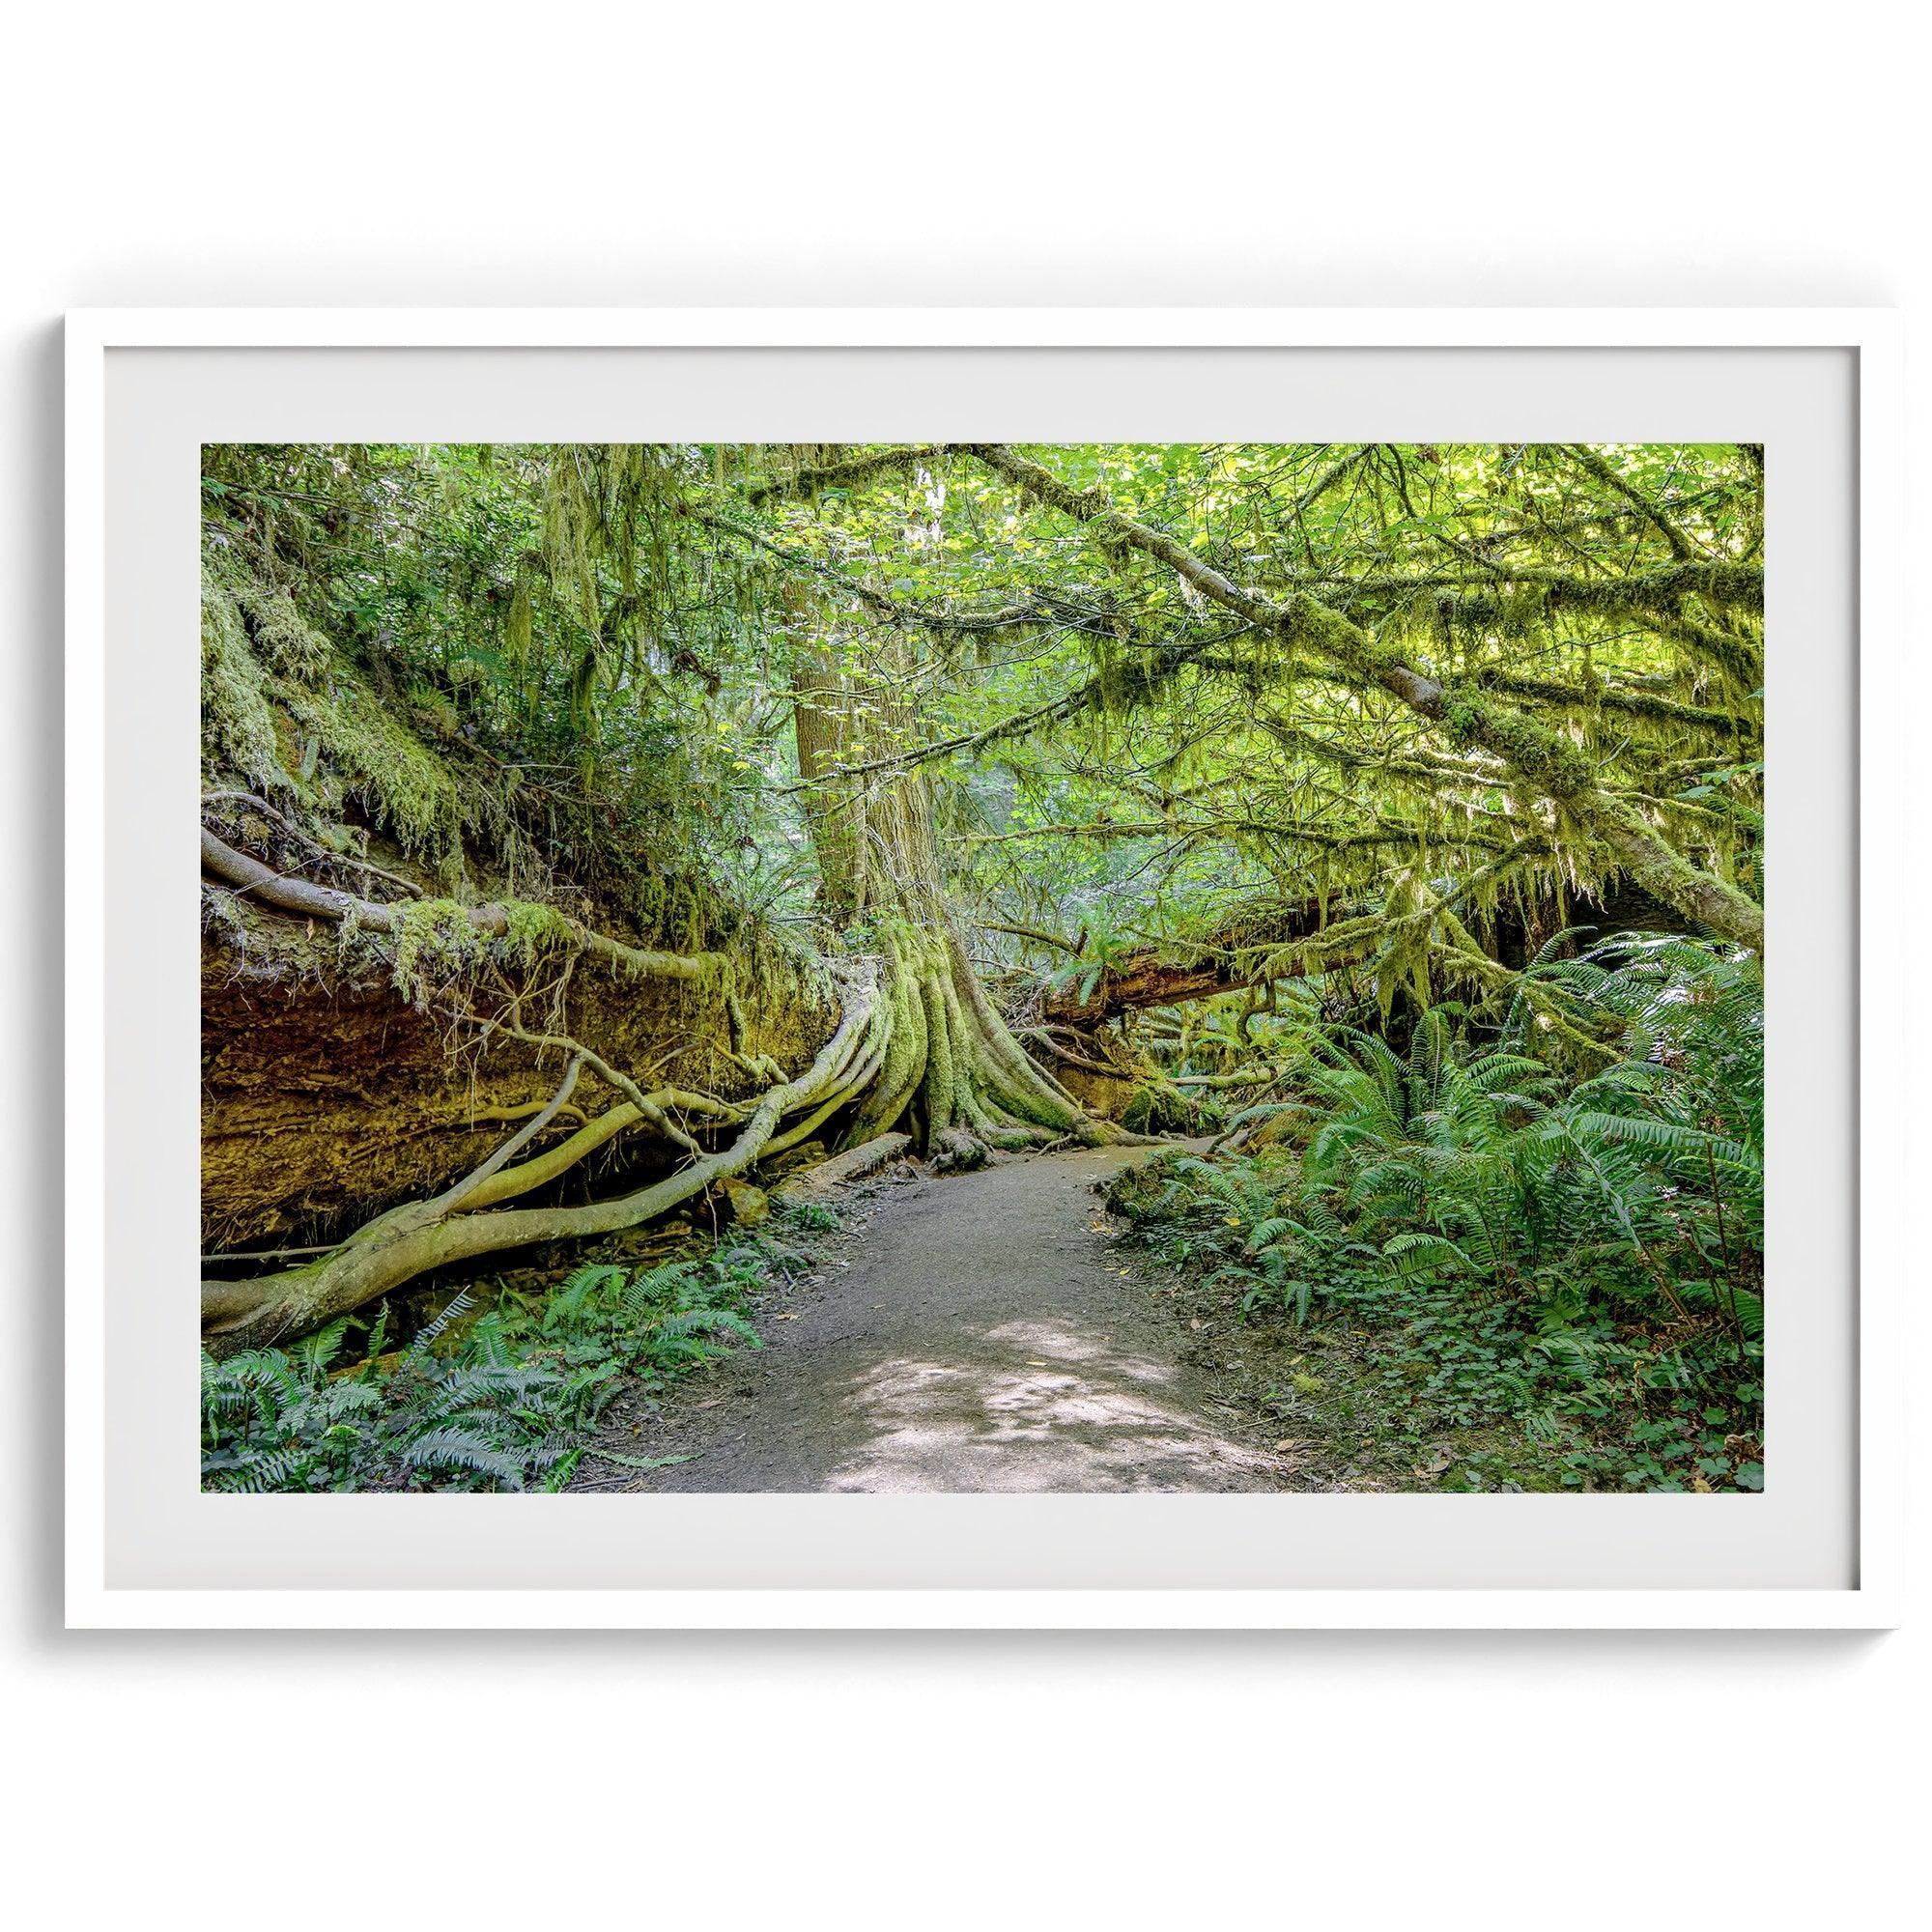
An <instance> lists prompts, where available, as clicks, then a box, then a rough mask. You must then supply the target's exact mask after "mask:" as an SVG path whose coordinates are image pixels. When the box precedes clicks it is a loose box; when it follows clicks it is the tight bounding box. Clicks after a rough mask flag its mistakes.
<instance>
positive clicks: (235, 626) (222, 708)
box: [201, 572, 294, 791]
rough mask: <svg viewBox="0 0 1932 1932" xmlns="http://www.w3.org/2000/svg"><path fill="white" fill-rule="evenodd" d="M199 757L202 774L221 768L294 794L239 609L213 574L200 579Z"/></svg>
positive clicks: (265, 688) (265, 686) (225, 585)
mask: <svg viewBox="0 0 1932 1932" xmlns="http://www.w3.org/2000/svg"><path fill="white" fill-rule="evenodd" d="M201 755H202V764H203V767H204V769H205V770H210V771H211V772H218V771H219V770H221V769H222V768H224V767H225V768H226V769H228V770H229V771H232V772H233V773H235V774H236V775H237V776H239V777H241V778H243V779H246V780H247V781H249V782H250V783H252V784H256V785H260V786H263V787H264V788H267V789H279V790H284V791H286V790H289V789H291V788H293V784H294V781H293V780H292V779H291V777H290V775H289V773H288V772H287V771H286V770H285V769H284V768H283V765H282V760H281V754H280V753H279V751H278V749H277V746H276V741H275V721H274V717H273V714H272V713H271V712H270V708H269V696H268V684H267V680H266V679H265V677H264V675H263V671H262V667H261V665H260V664H259V663H258V662H257V661H256V658H255V654H254V652H253V651H251V650H250V649H249V647H248V633H247V629H246V627H245V626H244V624H243V623H242V619H241V606H240V605H239V604H238V603H237V601H236V597H235V593H234V591H233V589H232V588H231V587H230V585H229V584H228V583H226V582H224V581H223V580H222V578H221V576H220V575H218V574H215V573H212V572H204V573H203V576H202V583H201Z"/></svg>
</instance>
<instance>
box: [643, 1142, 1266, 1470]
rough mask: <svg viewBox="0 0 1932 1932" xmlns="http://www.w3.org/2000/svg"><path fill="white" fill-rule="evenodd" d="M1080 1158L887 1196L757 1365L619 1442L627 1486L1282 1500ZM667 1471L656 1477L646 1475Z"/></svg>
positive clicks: (1126, 1160) (1036, 1160)
mask: <svg viewBox="0 0 1932 1932" xmlns="http://www.w3.org/2000/svg"><path fill="white" fill-rule="evenodd" d="M1146 1157H1147V1151H1146V1150H1140V1149H1126V1148H1103V1149H1092V1148H1089V1149H1080V1150H1076V1151H1070V1152H1065V1153H1058V1154H1038V1155H1031V1156H1023V1157H1012V1158H1007V1159H1001V1160H997V1161H995V1162H994V1163H992V1164H991V1165H990V1166H988V1167H985V1168H983V1169H980V1171H978V1172H976V1173H970V1174H959V1175H948V1176H945V1177H943V1178H938V1179H915V1178H911V1177H905V1178H901V1179H896V1180H891V1181H888V1182H886V1183H884V1184H883V1185H881V1186H880V1187H879V1188H878V1189H877V1191H876V1194H875V1195H874V1197H873V1201H874V1211H873V1213H872V1215H871V1218H870V1219H869V1220H867V1221H865V1222H864V1224H863V1226H862V1227H861V1228H860V1229H859V1230H858V1231H857V1232H856V1233H855V1234H854V1235H853V1236H849V1237H846V1238H842V1239H839V1240H838V1241H836V1242H835V1243H834V1244H833V1246H832V1249H831V1251H830V1252H828V1254H827V1255H826V1257H825V1259H824V1260H823V1262H822V1264H821V1265H820V1267H819V1269H818V1272H817V1277H816V1280H815V1282H814V1284H813V1286H812V1287H810V1289H808V1290H806V1291H805V1292H804V1293H802V1294H801V1295H800V1296H799V1297H798V1300H797V1303H796V1304H795V1305H794V1306H790V1307H787V1308H785V1309H784V1310H782V1311H781V1312H778V1313H775V1314H773V1315H772V1316H771V1317H769V1318H766V1317H763V1316H761V1318H760V1326H761V1328H762V1331H763V1333H764V1336H765V1340H766V1346H765V1347H764V1348H763V1349H760V1350H740V1351H739V1352H738V1353H736V1354H735V1355H734V1356H733V1357H732V1358H731V1359H730V1360H729V1361H728V1362H725V1363H722V1364H721V1365H720V1366H719V1368H718V1369H717V1371H716V1372H715V1374H713V1375H711V1376H709V1377H707V1378H706V1381H705V1384H704V1387H705V1391H706V1392H705V1394H704V1395H703V1397H702V1399H701V1400H700V1401H696V1402H692V1401H689V1400H687V1401H686V1402H683V1403H679V1402H672V1403H669V1404H667V1405H666V1407H665V1410H664V1412H663V1414H662V1415H661V1416H659V1417H656V1418H654V1419H652V1420H651V1422H650V1423H649V1426H648V1427H649V1433H648V1435H645V1434H644V1433H643V1432H642V1431H640V1432H639V1435H638V1436H636V1437H632V1436H630V1435H626V1437H625V1438H624V1439H623V1440H622V1441H620V1442H617V1443H614V1444H613V1447H615V1448H616V1449H617V1451H618V1453H619V1454H620V1455H621V1456H622V1457H624V1458H625V1459H626V1460H627V1461H632V1462H633V1463H635V1460H636V1459H638V1458H639V1457H643V1458H647V1459H648V1460H652V1461H659V1466H656V1467H653V1468H650V1469H647V1470H645V1471H643V1472H642V1473H640V1474H639V1476H638V1477H636V1478H635V1479H634V1480H633V1481H632V1482H631V1483H630V1484H627V1485H625V1487H632V1488H636V1489H639V1490H649V1491H672V1490H676V1491H687V1492H794V1493H795V1492H805V1491H820V1492H823V1491H833V1492H843V1493H848V1494H849V1493H854V1492H875V1493H901V1494H903V1493H907V1492H942V1491H952V1492H962V1491H980V1492H987V1491H992V1492H1005V1493H1014V1492H1038V1491H1059V1492H1079V1491H1091V1492H1099V1491H1114V1492H1152V1491H1177V1490H1188V1491H1195V1490H1200V1491H1211V1490H1274V1489H1279V1488H1282V1487H1284V1486H1285V1485H1284V1473H1285V1472H1284V1471H1283V1470H1282V1469H1280V1468H1279V1467H1278V1466H1277V1465H1276V1464H1275V1463H1273V1462H1272V1460H1271V1459H1270V1458H1269V1457H1268V1456H1266V1455H1264V1454H1262V1453H1260V1452H1258V1451H1257V1450H1255V1449H1252V1448H1249V1447H1246V1446H1244V1445H1243V1444H1241V1443H1240V1442H1238V1441H1236V1440H1234V1439H1233V1438H1232V1437H1231V1436H1229V1435H1227V1434H1226V1433H1225V1431H1224V1429H1223V1426H1222V1424H1221V1423H1220V1422H1219V1421H1217V1420H1216V1416H1217V1414H1222V1413H1225V1411H1220V1410H1217V1409H1216V1408H1215V1406H1214V1403H1213V1400H1212V1391H1211V1390H1210V1389H1209V1388H1208V1387H1207V1386H1206V1385H1205V1384H1204V1383H1203V1382H1202V1380H1201V1379H1200V1377H1199V1374H1198V1372H1197V1371H1194V1370H1192V1369H1190V1368H1189V1367H1188V1366H1187V1364H1186V1363H1185V1362H1184V1361H1183V1360H1182V1359H1181V1342H1182V1338H1181V1336H1180V1335H1179V1332H1178V1331H1177V1329H1176V1328H1175V1326H1174V1324H1173V1323H1171V1322H1170V1321H1167V1320H1166V1319H1164V1318H1163V1317H1161V1316H1160V1315H1159V1314H1157V1313H1156V1311H1155V1309H1154V1307H1153V1304H1152V1302H1151V1297H1150V1296H1149V1294H1148V1292H1147V1290H1146V1289H1145V1288H1144V1287H1143V1286H1142V1285H1141V1284H1140V1283H1139V1282H1138V1281H1136V1280H1133V1279H1132V1278H1131V1277H1130V1274H1129V1270H1127V1269H1126V1268H1124V1267H1122V1265H1121V1258H1120V1256H1119V1255H1118V1254H1117V1253H1116V1252H1115V1251H1114V1249H1113V1246H1112V1235H1111V1232H1110V1230H1109V1228H1108V1225H1107V1221H1106V1217H1105V1214H1104V1211H1103V1210H1102V1209H1101V1208H1100V1206H1099V1204H1098V1202H1097V1201H1096V1200H1095V1197H1094V1187H1095V1185H1096V1184H1097V1183H1100V1182H1102V1181H1104V1180H1105V1179H1106V1178H1107V1177H1108V1176H1110V1175H1112V1174H1115V1173H1118V1172H1119V1171H1120V1169H1121V1168H1122V1167H1124V1166H1127V1165H1129V1164H1130V1163H1132V1162H1134V1161H1137V1160H1141V1159H1145V1158H1146ZM660 1459H662V1460H661V1461H660Z"/></svg>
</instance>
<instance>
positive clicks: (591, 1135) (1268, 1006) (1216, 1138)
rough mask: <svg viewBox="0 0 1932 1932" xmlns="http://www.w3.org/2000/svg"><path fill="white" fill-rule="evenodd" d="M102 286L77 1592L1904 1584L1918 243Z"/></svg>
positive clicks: (1105, 1612)
mask: <svg viewBox="0 0 1932 1932" xmlns="http://www.w3.org/2000/svg"><path fill="white" fill-rule="evenodd" d="M68 327H69V336H68V424H69V428H68V474H67V491H68V546H69V562H68V572H69V574H68V639H67V649H68V792H67V826H68V834H67V836H68V886H69V896H68V956H69V973H70V997H69V1003H68V1020H67V1025H68V1054H69V1068H70V1096H69V1099H70V1104H69V1111H68V1119H67V1173H68V1187H69V1198H68V1238H69V1258H70V1259H69V1279H68V1340H69V1348H68V1357H67V1377H68V1391H67V1393H68V1410H67V1412H68V1441H67V1454H68V1492H67V1496H68V1548H67V1562H68V1610H69V1619H70V1622H71V1624H72V1625H75V1626H87V1627H128V1628H148V1627H163V1626H171V1627H209V1626H223V1627H237V1628H243V1627H258V1626H278V1627H297V1628H300V1627H355V1626H427V1627H516V1626H533V1627H603V1626H609V1627H639V1628H706V1627H716V1628H732V1627H766V1628H786V1627H820V1628H841V1627H875V1628H894V1627H907V1628H917V1627H923V1628H975V1627H986V1628H999V1627H1006V1628H1045V1627H1064V1628H1111V1627H1170V1628H1215V1627H1229V1628H1234V1627H1258V1628H1268V1627H1275V1628H1293V1627H1328V1628H1336V1627H1361V1628H1373V1627H1410V1628H1415V1627H1422V1628H1432V1627H1464V1628H1467V1627H1494V1626H1504V1627H1524V1628H1532V1627H1590V1626H1638V1627H1694V1626H1708V1627H1736V1626H1761V1627H1824V1626H1836V1627H1854V1626H1881V1625H1886V1624H1889V1623H1891V1622H1893V1621H1895V1619H1896V1615H1897V1611H1898V1587H1899V1577H1898V1571H1899V1562H1900V1548H1901V1541H1902V1522H1901V1517H1902V1500H1901V1492H1900V1483H1901V1471H1902V1463H1903V1458H1902V1443H1903V1423H1902V1385H1903V1378H1902V1361H1903V1321H1902V1279H1903V1277H1902V1271H1901V1261H1902V1242H1901V1229H1900V1216H1899V1202H1900V1199H1901V1185H1902V1173H1901V1171H1900V1170H1901V1163H1900V1160H1899V1156H1898V1155H1897V1153H1896V1150H1897V1149H1898V1147H1899V1144H1900V1134H1899V1129H1900V1126H1901V1123H1902V1121H1903V1114H1904V1110H1903V1101H1902V1092H1901V1088H1902V1080H1901V1073H1900V1068H1899V1065H1898V1064H1897V1061H1896V1058H1895V1056H1894V1055H1893V1054H1892V1053H1891V1052H1890V1051H1889V1049H1888V1047H1887V1046H1886V1045H1885V1042H1886V1041H1888V1040H1889V1039H1890V1038H1892V1037H1895V1034H1896V1031H1897V1029H1898V1028H1900V1027H1902V1026H1903V1025H1904V1024H1905V1010H1904V1000H1903V985H1904V977H1903V963H1904V957H1905V948H1904V939H1903V934H1902V931H1901V929H1900V926H1899V923H1898V922H1899V918H1900V915H1899V912H1898V910H1897V906H1896V899H1895V895H1889V894H1884V893H1878V892H1872V893H1861V890H1860V880H1861V875H1863V874H1866V873H1868V874H1869V875H1870V876H1871V877H1873V878H1875V879H1878V878H1886V877H1889V876H1891V875H1892V874H1893V873H1894V872H1896V871H1898V870H1900V869H1902V866H1903V854H1902V849H1901V848H1902V844H1903V833H1902V826H1903V816H1902V810H1901V808H1902V800H1903V788H1902V784H1901V773H1902V741H1901V736H1900V732H1901V725H1902V719H1903V717H1904V715H1905V709H1904V704H1903V686H1902V639H1901V599H1902V573H1901V565H1900V552H1899V543H1900V536H1901V524H1902V518H1901V492H1902V456H1901V448H1900V437H1899V407H1900V392H1899V372H1898V337H1897V331H1896V328H1895V326H1894V323H1893V320H1892V318H1891V317H1889V315H1887V314H1884V313H1877V312H1864V311H1858V312H1847V311H1822V310H1821V311H1765V310H1697V311H1688V310H1687V311H1635V310H1632V311H1615V310H1591V311H1442V312H1428V311H1413V312H1399V311H1373V312H1363V311H1332V312H1323V311H1297V312H1265V311H1247V312H1236V311H1208V310H1204V311H1163V312H1136V311H1101V310H1094V311H1072V310H1041V311H1000V310H984V311H975V310H960V311H939V310H929V311H884V310H873V311H864V310H852V311H836V310H734V311H706V310H691V311H675V310H663V311H650V312H626V311H589V310H578V311H554V312H552V311H500V310H499V311H450V310H440V311H427V310H426V311H348V310H339V311H324V310H305V311H262V312H243V311H186V310H161V311H139V312H135V311H117V312H110V311H88V312H82V313H78V314H75V315H72V316H71V317H70V319H69V325H68ZM191 821H192V822H194V823H196V824H197V826H198V831H199V838H198V853H199V858H198V873H197V874H196V875H195V876H194V877H192V878H191V877H190V873H189V867H188V864H187V859H188V853H187V845H186V827H187V825H188V823H190V822H191ZM1768 966H1769V967H1770V970H1769V971H1768V970H1767V968H1768ZM1866 1042H1871V1043H1872V1044H1871V1045H1870V1046H1869V1047H1867V1046H1866V1044H1865V1043H1866Z"/></svg>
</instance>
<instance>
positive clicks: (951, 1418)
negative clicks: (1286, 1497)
mask: <svg viewBox="0 0 1932 1932" xmlns="http://www.w3.org/2000/svg"><path fill="white" fill-rule="evenodd" d="M985 1342H986V1345H987V1354H986V1357H985V1358H984V1359H981V1360H978V1361H971V1362H959V1361H953V1362H944V1361H907V1360H896V1361H886V1362H881V1363H880V1364H878V1366H877V1367H875V1368H873V1369H871V1370H869V1371H868V1372H867V1373H866V1374H865V1375H864V1376H863V1377H862V1378H860V1381H859V1384H858V1386H857V1388H856V1390H855V1391H854V1392H853V1393H852V1395H851V1396H850V1397H849V1398H848V1403H849V1406H850V1407H851V1408H852V1409H853V1410H854V1411H855V1412H856V1415H857V1417H858V1419H859V1420H860V1421H861V1423H862V1424H863V1426H864V1428H865V1430H866V1432H867V1438H868V1439H867V1441H866V1442H865V1444H864V1446H863V1447H862V1448H861V1449H860V1450H859V1451H858V1452H857V1453H856V1454H855V1455H852V1456H850V1457H848V1458H847V1460H846V1461H845V1462H844V1463H841V1464H840V1465H839V1466H838V1468H837V1469H836V1470H834V1471H833V1473H832V1475H831V1477H830V1478H829V1479H828V1481H827V1482H826V1484H825V1487H826V1488H827V1489H829V1490H861V1491H867V1492H897V1491H908V1490H911V1491H932V1490H954V1491H958V1490H993V1491H1009V1492H1010V1491H1074V1492H1080V1491H1114V1490H1217V1489H1222V1488H1227V1487H1235V1488H1245V1487H1247V1482H1246V1480H1245V1479H1246V1478H1248V1477H1250V1476H1251V1475H1252V1474H1253V1473H1254V1472H1256V1471H1259V1470H1262V1469H1264V1467H1265V1466H1266V1465H1265V1463H1264V1459H1262V1458H1261V1457H1259V1456H1257V1455H1256V1454H1255V1453H1254V1452H1253V1451H1251V1450H1248V1449H1244V1448H1242V1447H1240V1446H1239V1445H1238V1444H1236V1443H1234V1442H1230V1441H1228V1440H1226V1439H1225V1438H1224V1437H1222V1436H1221V1435H1218V1434H1216V1433H1215V1432H1214V1431H1213V1430H1212V1429H1211V1428H1210V1427H1209V1426H1208V1424H1206V1423H1205V1422H1204V1421H1203V1420H1202V1419H1201V1418H1200V1417H1199V1416H1197V1415H1193V1414H1190V1413H1189V1412H1188V1411H1187V1409H1186V1408H1185V1407H1182V1406H1177V1403H1176V1393H1175V1391H1174V1387H1173V1385H1174V1383H1175V1381H1176V1378H1177V1371H1176V1370H1175V1369H1174V1368H1173V1367H1171V1366H1168V1365H1165V1364H1162V1363H1159V1362H1154V1361H1151V1360H1149V1359H1147V1358H1146V1357H1145V1356H1142V1355H1137V1354H1131V1353H1124V1352H1122V1351H1121V1350H1117V1349H1114V1348H1111V1347H1109V1346H1108V1345H1107V1343H1105V1342H1104V1341H1101V1340H1098V1339H1096V1338H1094V1337H1093V1336H1091V1335H1087V1334H1083V1333H1082V1332H1081V1331H1080V1330H1079V1329H1077V1328H1074V1327H1072V1326H1071V1325H1070V1324H1069V1323H1067V1322H1065V1321H1009V1322H1007V1323H1005V1324H1004V1325H1003V1326H1001V1327H999V1328H995V1329H994V1330H992V1331H991V1333H989V1334H988V1335H987V1336H986V1337H985Z"/></svg>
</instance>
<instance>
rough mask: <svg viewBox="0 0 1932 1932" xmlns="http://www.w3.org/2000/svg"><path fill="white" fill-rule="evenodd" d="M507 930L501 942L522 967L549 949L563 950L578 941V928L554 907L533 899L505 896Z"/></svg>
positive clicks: (574, 946) (533, 962)
mask: <svg viewBox="0 0 1932 1932" xmlns="http://www.w3.org/2000/svg"><path fill="white" fill-rule="evenodd" d="M502 907H503V917H504V919H505V921H506V922H507V929H506V930H505V932H504V935H503V938H502V939H501V941H500V942H498V943H499V944H500V945H502V946H503V947H504V948H505V949H506V950H507V951H508V952H509V953H510V954H511V956H512V957H513V958H514V959H515V960H516V962H517V963H518V964H519V965H521V966H531V965H534V964H535V963H536V961H537V960H538V958H540V957H541V956H542V955H543V954H544V953H546V952H569V951H572V950H574V949H575V948H576V947H577V945H578V944H579V939H578V933H577V928H576V927H575V926H574V925H572V923H570V921H569V920H568V919H566V918H565V917H564V916H563V914H562V913H560V912H558V911H557V909H556V908H555V907H554V906H551V905H540V904H538V903H537V902H536V901H534V900H531V899H504V900H503V901H502Z"/></svg>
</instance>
